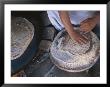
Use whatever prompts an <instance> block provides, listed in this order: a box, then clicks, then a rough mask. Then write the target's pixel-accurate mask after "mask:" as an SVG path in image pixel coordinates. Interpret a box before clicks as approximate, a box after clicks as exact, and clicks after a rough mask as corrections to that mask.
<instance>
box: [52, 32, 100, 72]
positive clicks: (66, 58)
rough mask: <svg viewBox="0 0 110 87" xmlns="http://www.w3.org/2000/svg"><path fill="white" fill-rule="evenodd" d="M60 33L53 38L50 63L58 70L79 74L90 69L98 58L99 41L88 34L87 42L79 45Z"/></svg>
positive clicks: (91, 33)
mask: <svg viewBox="0 0 110 87" xmlns="http://www.w3.org/2000/svg"><path fill="white" fill-rule="evenodd" d="M64 32H65V31H61V32H60V33H59V34H58V35H57V36H56V38H55V40H54V42H53V44H52V46H51V55H52V58H51V59H52V61H53V63H54V64H55V65H57V66H58V67H59V68H61V69H63V70H66V71H70V72H79V71H83V70H85V69H88V68H90V67H91V66H93V64H94V63H95V62H96V61H97V59H98V58H99V52H97V53H96V51H97V50H98V49H99V48H100V44H99V42H100V41H99V39H98V38H97V36H96V35H95V34H94V33H93V32H90V33H88V34H86V35H87V37H88V39H89V41H88V42H87V43H86V44H83V45H80V44H78V43H77V42H76V41H75V40H71V38H70V37H69V35H68V34H65V35H63V37H62V33H64Z"/></svg>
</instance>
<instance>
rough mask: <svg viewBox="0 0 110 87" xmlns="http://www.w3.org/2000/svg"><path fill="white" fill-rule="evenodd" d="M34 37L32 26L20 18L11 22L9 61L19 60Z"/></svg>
mask: <svg viewBox="0 0 110 87" xmlns="http://www.w3.org/2000/svg"><path fill="white" fill-rule="evenodd" d="M33 36H34V26H33V25H32V23H31V22H29V21H28V20H27V19H25V18H22V17H16V18H13V19H12V21H11V60H14V59H17V58H20V56H21V55H22V54H23V53H24V52H25V50H26V49H27V47H28V45H29V44H30V42H31V41H32V39H33Z"/></svg>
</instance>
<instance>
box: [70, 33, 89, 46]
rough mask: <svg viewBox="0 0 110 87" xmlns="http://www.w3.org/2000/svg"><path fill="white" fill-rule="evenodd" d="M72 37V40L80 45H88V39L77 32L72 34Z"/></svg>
mask: <svg viewBox="0 0 110 87" xmlns="http://www.w3.org/2000/svg"><path fill="white" fill-rule="evenodd" d="M70 37H71V39H74V40H76V41H77V42H78V43H79V44H86V43H87V41H88V38H87V37H85V36H82V35H80V34H79V33H78V32H77V31H74V32H71V34H70Z"/></svg>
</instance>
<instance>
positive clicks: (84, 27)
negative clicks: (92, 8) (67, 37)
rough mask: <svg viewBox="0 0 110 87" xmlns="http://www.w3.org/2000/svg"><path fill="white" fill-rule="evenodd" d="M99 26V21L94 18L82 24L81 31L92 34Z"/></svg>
mask: <svg viewBox="0 0 110 87" xmlns="http://www.w3.org/2000/svg"><path fill="white" fill-rule="evenodd" d="M96 24H97V20H95V19H94V18H88V19H86V20H84V21H82V22H81V26H80V28H81V31H84V32H90V31H91V30H92V29H93V28H94V27H95V26H96Z"/></svg>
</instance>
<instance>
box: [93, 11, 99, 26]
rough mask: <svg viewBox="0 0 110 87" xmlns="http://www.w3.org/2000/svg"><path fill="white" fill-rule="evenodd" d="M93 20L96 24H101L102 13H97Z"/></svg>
mask: <svg viewBox="0 0 110 87" xmlns="http://www.w3.org/2000/svg"><path fill="white" fill-rule="evenodd" d="M93 19H94V22H95V23H96V24H98V23H100V12H96V13H95V15H94V17H93Z"/></svg>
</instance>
